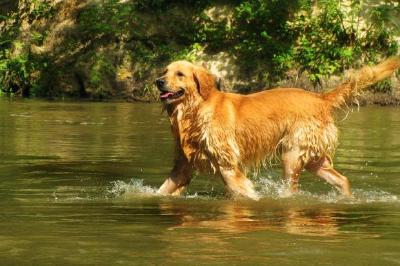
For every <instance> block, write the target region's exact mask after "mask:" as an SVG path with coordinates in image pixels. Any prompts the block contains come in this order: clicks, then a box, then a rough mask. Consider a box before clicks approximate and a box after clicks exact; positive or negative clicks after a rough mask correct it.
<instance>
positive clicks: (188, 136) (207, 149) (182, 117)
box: [171, 109, 216, 172]
mask: <svg viewBox="0 0 400 266" xmlns="http://www.w3.org/2000/svg"><path fill="white" fill-rule="evenodd" d="M185 111H186V112H185ZM171 127H172V131H173V134H174V136H175V138H176V139H177V141H178V143H179V144H178V145H180V147H181V149H182V151H183V153H184V155H185V156H186V158H187V159H188V161H189V162H190V163H191V164H192V165H194V166H195V168H197V169H198V170H200V171H204V172H215V171H216V167H215V162H214V161H215V160H214V158H215V156H214V155H213V154H214V150H213V146H214V145H212V143H211V142H212V138H211V136H212V130H213V128H212V114H210V113H205V114H202V115H198V113H197V112H196V111H191V112H187V110H182V109H178V110H177V112H176V113H175V115H174V116H172V117H171Z"/></svg>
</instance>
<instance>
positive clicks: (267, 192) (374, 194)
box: [255, 177, 400, 204]
mask: <svg viewBox="0 0 400 266" xmlns="http://www.w3.org/2000/svg"><path fill="white" fill-rule="evenodd" d="M255 184H256V188H257V190H258V192H259V193H260V194H261V196H262V197H263V198H266V197H269V198H271V197H272V198H274V199H284V198H293V199H298V198H301V199H302V200H306V201H310V202H313V201H314V202H322V203H343V204H368V203H400V198H399V197H398V196H397V195H393V194H391V193H389V192H386V191H383V190H363V189H353V195H352V197H350V198H349V197H346V196H343V195H341V194H340V193H339V192H338V191H336V190H332V191H330V192H328V193H327V194H318V193H315V192H314V193H313V192H309V191H304V190H300V191H299V192H298V193H296V194H292V193H291V192H290V190H289V187H288V184H287V183H286V182H284V181H282V180H280V181H275V180H273V179H272V178H271V177H261V178H258V180H257V181H256V182H255Z"/></svg>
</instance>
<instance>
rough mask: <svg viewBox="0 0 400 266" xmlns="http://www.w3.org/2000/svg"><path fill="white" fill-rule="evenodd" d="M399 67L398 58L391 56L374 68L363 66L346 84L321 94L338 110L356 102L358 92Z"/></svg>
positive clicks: (399, 57) (399, 61)
mask: <svg viewBox="0 0 400 266" xmlns="http://www.w3.org/2000/svg"><path fill="white" fill-rule="evenodd" d="M399 67H400V56H393V57H390V58H388V59H386V60H385V61H383V62H382V63H380V64H378V65H375V66H365V67H363V68H361V69H360V70H358V71H357V72H356V73H354V74H353V75H352V76H351V77H350V78H349V79H348V80H347V81H346V82H344V83H342V84H341V85H339V86H337V87H336V88H335V89H334V90H332V91H330V92H327V93H325V94H323V96H322V97H323V98H324V99H325V100H327V101H329V102H330V103H331V104H332V106H333V107H336V108H340V107H341V106H343V105H345V104H349V103H352V102H354V101H356V100H357V96H358V95H359V94H360V91H361V90H362V89H364V88H366V87H368V86H370V85H372V84H374V83H376V82H378V81H380V80H383V79H385V78H387V77H389V76H390V75H392V73H393V72H395V71H396V69H398V68H399Z"/></svg>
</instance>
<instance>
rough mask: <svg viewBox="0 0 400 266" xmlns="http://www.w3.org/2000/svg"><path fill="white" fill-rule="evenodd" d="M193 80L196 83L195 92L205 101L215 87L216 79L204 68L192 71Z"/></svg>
mask: <svg viewBox="0 0 400 266" xmlns="http://www.w3.org/2000/svg"><path fill="white" fill-rule="evenodd" d="M193 80H194V82H195V83H196V87H197V91H198V92H199V94H200V95H201V97H202V98H203V99H204V100H207V99H208V97H209V96H210V94H211V92H212V91H213V90H215V87H216V85H217V83H216V77H215V76H214V75H213V74H211V73H209V72H208V71H207V70H205V69H204V68H197V69H196V70H195V71H193Z"/></svg>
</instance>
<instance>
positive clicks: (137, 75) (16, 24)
mask: <svg viewBox="0 0 400 266" xmlns="http://www.w3.org/2000/svg"><path fill="white" fill-rule="evenodd" d="M11 2H13V1H6V2H5V4H3V5H5V6H7V10H9V12H5V13H4V14H0V31H1V37H0V92H1V93H6V94H18V95H22V96H26V97H28V96H39V97H81V98H82V97H88V98H92V99H107V98H115V97H119V98H133V99H152V98H155V96H154V95H155V94H156V93H155V92H154V88H153V80H154V77H155V76H156V75H157V73H158V71H159V69H160V67H162V66H164V65H165V64H166V63H168V62H169V61H172V60H176V59H187V60H191V61H198V60H207V59H209V58H210V56H211V57H212V56H213V55H216V54H218V53H224V54H226V55H227V56H228V57H230V58H232V60H233V64H235V65H236V66H237V67H238V69H239V71H237V72H236V73H234V74H235V75H237V76H238V77H239V78H240V79H241V80H244V81H245V82H246V83H247V84H248V86H249V87H251V88H252V89H257V88H261V87H264V86H267V87H271V86H275V85H277V84H279V83H280V82H281V81H282V80H285V79H287V78H288V73H290V72H291V71H292V72H293V71H295V73H296V75H302V74H305V75H306V77H307V78H308V79H309V80H311V82H312V84H313V85H314V86H316V87H318V86H319V85H320V83H321V81H323V80H324V79H327V78H329V76H331V75H335V74H339V73H342V72H343V70H345V69H348V68H351V67H357V66H358V65H360V64H364V63H370V62H376V61H379V60H380V59H381V58H382V57H386V56H388V55H391V54H395V53H397V50H398V43H397V42H396V40H395V38H396V34H397V35H398V32H396V30H395V29H396V24H397V25H398V23H399V22H398V21H397V19H398V18H399V17H400V16H399V15H400V10H399V4H398V3H396V1H387V2H385V3H380V2H377V1H372V0H371V1H339V0H321V1H311V0H297V1H294V0H283V1H276V0H264V1H263V0H252V1H199V0H179V1H166V0H138V1H137V0H136V1H133V0H125V1H121V0H102V1H94V0H93V1H90V0H84V1H77V0H75V1H49V0H33V1H28V0H20V1H19V2H18V5H15V4H14V5H13V4H12V3H11ZM7 3H9V4H8V5H7ZM397 28H398V27H397ZM227 78H229V77H227ZM232 85H233V86H234V85H235V84H232ZM375 90H378V91H391V90H392V85H391V84H390V82H389V83H388V82H387V81H386V83H384V84H380V85H378V86H377V87H375Z"/></svg>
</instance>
